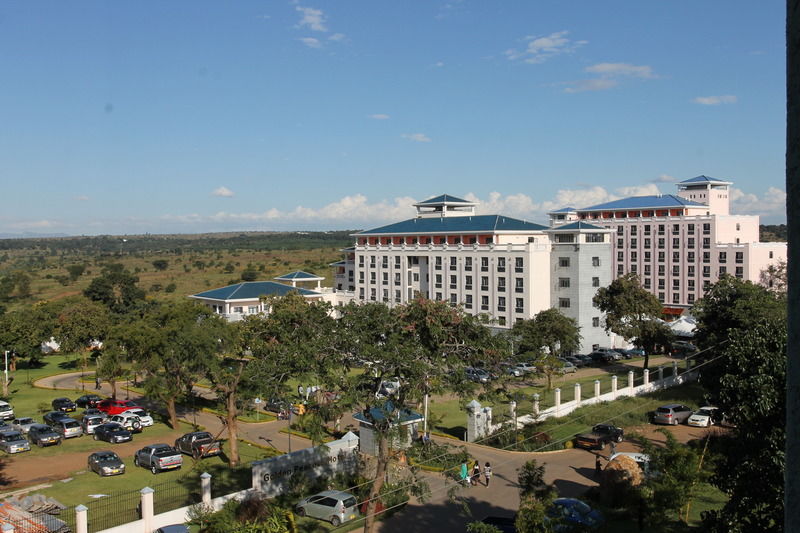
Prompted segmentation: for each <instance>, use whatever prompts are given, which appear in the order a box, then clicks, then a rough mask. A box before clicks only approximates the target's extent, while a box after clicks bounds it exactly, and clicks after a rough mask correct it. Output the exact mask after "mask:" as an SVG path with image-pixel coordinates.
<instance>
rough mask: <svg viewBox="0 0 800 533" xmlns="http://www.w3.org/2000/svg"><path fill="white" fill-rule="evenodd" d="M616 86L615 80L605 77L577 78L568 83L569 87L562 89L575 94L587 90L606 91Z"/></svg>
mask: <svg viewBox="0 0 800 533" xmlns="http://www.w3.org/2000/svg"><path fill="white" fill-rule="evenodd" d="M616 86H617V80H610V79H607V78H597V79H593V80H578V81H574V82H571V83H570V87H567V88H565V89H564V92H565V93H570V94H575V93H583V92H587V91H607V90H609V89H613V88H614V87H616Z"/></svg>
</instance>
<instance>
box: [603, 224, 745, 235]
mask: <svg viewBox="0 0 800 533" xmlns="http://www.w3.org/2000/svg"><path fill="white" fill-rule="evenodd" d="M698 225H699V224H698ZM652 227H654V228H655V232H656V234H657V235H664V234H665V233H666V231H667V224H654V225H653V226H652ZM740 227H741V226H740V225H739V224H736V229H737V230H739V229H740ZM702 231H703V235H709V234H711V223H709V222H706V223H704V224H703V226H702ZM638 233H639V226H631V227H630V231H629V232H628V234H629V235H630V236H631V237H634V236H636V235H637V234H638ZM642 233H643V234H644V235H651V234H652V232H651V225H650V224H645V225H644V226H643V228H642ZM680 233H681V225H680V224H672V234H673V235H680ZM624 234H625V226H617V235H624ZM686 234H687V235H694V234H695V224H686Z"/></svg>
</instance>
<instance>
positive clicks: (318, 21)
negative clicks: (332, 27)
mask: <svg viewBox="0 0 800 533" xmlns="http://www.w3.org/2000/svg"><path fill="white" fill-rule="evenodd" d="M295 9H296V10H297V11H299V12H300V13H302V15H303V16H302V18H301V19H300V22H299V23H298V24H297V26H298V27H300V28H302V27H305V26H308V28H310V29H311V30H312V31H328V28H327V26H325V13H323V12H322V10H321V9H314V8H313V7H302V6H297V7H295Z"/></svg>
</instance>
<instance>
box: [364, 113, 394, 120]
mask: <svg viewBox="0 0 800 533" xmlns="http://www.w3.org/2000/svg"><path fill="white" fill-rule="evenodd" d="M367 116H368V117H369V118H371V119H373V120H389V119H390V118H391V117H389V115H387V114H385V113H375V114H373V115H367Z"/></svg>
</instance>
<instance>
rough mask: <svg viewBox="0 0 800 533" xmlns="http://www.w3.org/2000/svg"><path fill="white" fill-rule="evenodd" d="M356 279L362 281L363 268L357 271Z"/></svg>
mask: <svg viewBox="0 0 800 533" xmlns="http://www.w3.org/2000/svg"><path fill="white" fill-rule="evenodd" d="M358 281H359V282H361V283H364V271H363V270H359V271H358Z"/></svg>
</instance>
